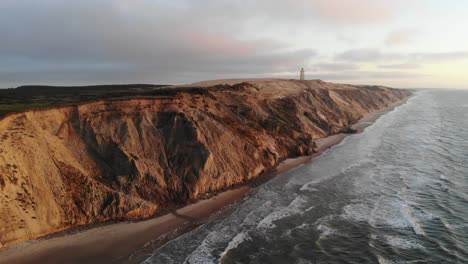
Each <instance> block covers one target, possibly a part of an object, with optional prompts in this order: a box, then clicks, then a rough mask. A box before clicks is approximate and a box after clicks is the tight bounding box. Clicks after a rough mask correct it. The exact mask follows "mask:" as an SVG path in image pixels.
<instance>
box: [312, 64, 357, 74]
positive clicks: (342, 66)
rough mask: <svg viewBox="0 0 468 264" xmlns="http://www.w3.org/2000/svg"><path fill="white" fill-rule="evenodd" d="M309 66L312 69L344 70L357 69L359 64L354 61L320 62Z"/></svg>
mask: <svg viewBox="0 0 468 264" xmlns="http://www.w3.org/2000/svg"><path fill="white" fill-rule="evenodd" d="M309 68H311V69H313V70H314V71H332V72H333V71H344V70H357V69H359V65H357V64H354V63H335V62H322V63H317V64H313V65H311V66H310V67H309Z"/></svg>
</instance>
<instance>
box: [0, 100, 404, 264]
mask: <svg viewBox="0 0 468 264" xmlns="http://www.w3.org/2000/svg"><path fill="white" fill-rule="evenodd" d="M410 97H411V96H409V97H406V98H404V99H402V100H400V101H398V102H395V103H393V104H391V105H389V106H388V107H386V108H383V109H381V110H377V111H374V112H371V113H369V114H367V115H366V116H364V117H363V118H362V119H361V120H359V121H358V122H357V123H356V124H353V125H352V126H351V128H352V129H355V130H357V132H356V133H361V132H363V131H364V129H365V128H366V127H368V126H370V125H371V124H373V123H374V122H375V121H376V120H377V119H379V118H380V117H381V116H383V115H384V114H386V113H388V112H390V111H392V110H393V109H394V108H395V107H397V106H400V105H403V104H405V103H406V102H407V100H408V99H409V98H410ZM349 135H352V134H343V133H341V134H336V135H330V136H328V137H325V138H320V139H316V143H317V148H316V153H314V154H313V155H311V156H302V157H297V158H289V159H286V160H284V161H282V162H280V163H279V164H278V165H277V166H276V167H275V168H274V169H273V170H272V172H271V174H270V176H267V180H268V179H270V178H271V177H274V176H277V175H279V174H282V173H285V172H287V171H290V170H292V169H294V168H297V167H298V166H300V165H302V164H305V163H307V162H311V161H312V160H313V159H314V158H315V157H318V156H320V155H321V154H322V153H323V152H324V151H326V150H327V149H329V148H331V147H333V146H335V145H337V144H339V143H340V142H341V141H342V140H343V139H344V138H346V137H347V136H349ZM252 186H253V185H252V184H248V185H244V186H241V187H236V188H233V189H230V190H227V191H223V192H220V193H218V194H216V195H215V196H213V197H210V198H208V199H205V200H200V201H197V202H196V203H193V204H190V205H188V206H185V207H182V208H179V209H176V210H173V211H172V212H170V213H168V214H165V215H162V216H158V217H155V218H151V219H148V220H143V221H138V222H120V223H115V224H108V225H103V226H97V227H94V228H93V227H91V228H90V229H85V230H83V231H79V232H77V233H71V234H67V233H64V234H63V235H61V234H59V235H57V236H53V237H49V238H47V237H45V238H39V239H35V240H30V241H25V242H20V243H18V244H14V245H11V246H8V247H5V248H1V249H0V264H3V263H20V264H21V263H109V262H112V263H120V262H125V263H140V262H142V261H144V260H145V259H146V258H147V257H149V254H150V253H151V252H148V254H145V252H144V251H146V250H151V251H153V249H154V248H155V247H158V246H162V245H163V244H164V243H166V242H167V241H170V240H172V239H175V238H177V237H178V236H180V235H182V234H184V233H186V232H188V231H190V230H192V229H194V228H196V227H198V226H200V225H202V224H203V223H205V222H207V221H208V220H209V219H210V218H211V217H212V216H214V215H215V214H216V213H218V212H219V211H221V210H222V209H223V208H225V207H227V206H230V205H233V204H235V203H237V202H239V201H240V200H241V199H243V198H244V197H246V195H248V192H249V191H250V190H251V189H252V188H254V187H252ZM149 245H151V247H150V246H149ZM25 252H27V253H25ZM145 255H146V257H145Z"/></svg>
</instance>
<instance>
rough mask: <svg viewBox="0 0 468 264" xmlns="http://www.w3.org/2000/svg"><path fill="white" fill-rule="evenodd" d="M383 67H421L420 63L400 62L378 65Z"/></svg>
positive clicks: (401, 68)
mask: <svg viewBox="0 0 468 264" xmlns="http://www.w3.org/2000/svg"><path fill="white" fill-rule="evenodd" d="M378 67H379V68H381V69H400V70H403V69H418V68H421V65H420V64H417V63H399V64H384V65H378Z"/></svg>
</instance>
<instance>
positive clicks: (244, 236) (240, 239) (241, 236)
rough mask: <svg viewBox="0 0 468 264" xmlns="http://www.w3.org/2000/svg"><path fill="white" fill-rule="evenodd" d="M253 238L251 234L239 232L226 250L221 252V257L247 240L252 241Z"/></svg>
mask: <svg viewBox="0 0 468 264" xmlns="http://www.w3.org/2000/svg"><path fill="white" fill-rule="evenodd" d="M250 240H252V239H251V238H250V236H249V235H248V234H246V233H244V232H241V233H239V234H237V235H236V236H235V237H234V238H233V239H232V240H231V241H230V242H229V244H228V245H227V247H226V249H224V252H223V253H222V254H221V258H222V257H223V256H224V255H226V254H227V253H228V252H229V251H230V250H232V249H235V248H237V247H238V246H239V245H240V244H242V243H243V242H245V241H250Z"/></svg>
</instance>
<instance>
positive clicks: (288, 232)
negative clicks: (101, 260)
mask: <svg viewBox="0 0 468 264" xmlns="http://www.w3.org/2000/svg"><path fill="white" fill-rule="evenodd" d="M467 139H468V91H461V90H426V91H419V92H417V93H416V95H415V96H413V97H412V98H410V99H409V100H408V102H407V103H406V104H404V105H401V106H399V107H397V108H395V109H394V110H393V111H391V112H389V113H388V114H386V115H384V116H383V117H381V118H380V119H379V120H377V121H376V122H375V123H374V124H373V125H371V126H370V127H368V128H367V129H366V130H365V131H364V132H363V133H361V134H356V135H352V136H349V137H347V138H346V139H345V140H344V141H343V142H342V143H340V144H339V145H337V146H335V147H333V148H332V149H330V150H328V151H326V152H325V153H324V154H322V155H321V156H320V157H318V158H316V159H314V160H313V161H312V162H310V163H307V164H304V165H302V166H301V167H299V168H296V169H294V170H292V171H289V172H287V173H284V174H281V175H278V176H277V177H275V178H274V179H272V180H270V181H269V182H267V183H266V184H264V185H262V186H260V187H258V188H256V189H254V190H253V191H252V192H251V194H250V195H248V197H246V198H245V199H244V200H243V201H241V202H239V203H237V204H235V205H232V206H230V207H228V208H226V209H225V210H223V211H222V212H220V213H218V214H217V215H216V216H215V217H213V218H212V219H211V220H210V221H209V222H208V223H206V224H204V225H202V226H200V227H198V228H196V229H194V230H192V231H191V232H189V233H186V234H184V235H182V236H180V237H179V238H177V239H175V240H172V241H170V242H168V243H167V244H165V245H164V246H162V247H160V248H159V249H157V250H155V251H154V252H153V254H152V255H151V256H150V257H149V258H148V259H147V260H146V261H145V263H158V264H160V263H191V264H195V263H204V264H205V263H223V264H234V263H297V264H299V263H300V264H305V263H468V140H467Z"/></svg>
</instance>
